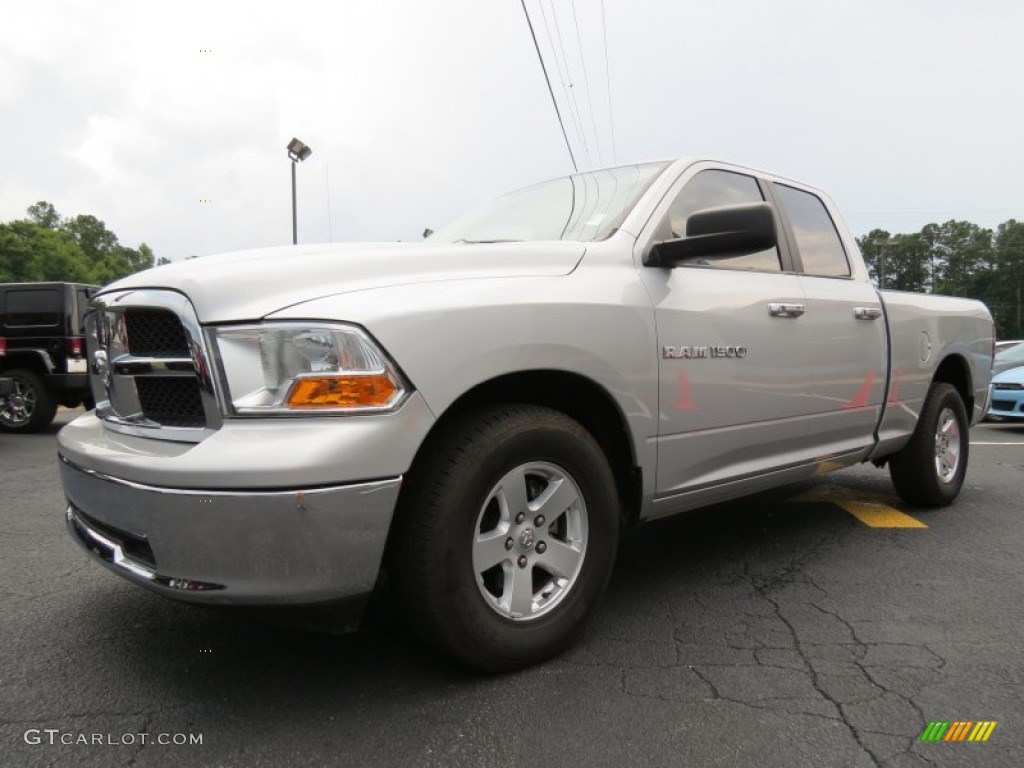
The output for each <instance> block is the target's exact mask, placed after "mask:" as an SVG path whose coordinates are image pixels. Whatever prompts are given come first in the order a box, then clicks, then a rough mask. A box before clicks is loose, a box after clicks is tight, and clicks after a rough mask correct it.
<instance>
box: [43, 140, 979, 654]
mask: <svg viewBox="0 0 1024 768" xmlns="http://www.w3.org/2000/svg"><path fill="white" fill-rule="evenodd" d="M94 307H95V309H94V311H93V312H92V314H91V315H90V316H89V318H88V321H87V334H88V335H87V348H88V359H89V364H90V369H91V380H92V386H93V392H94V395H95V400H96V409H95V411H94V412H90V413H87V414H85V415H83V416H80V417H79V418H77V419H75V420H74V421H73V422H71V423H70V424H68V425H67V426H66V427H65V428H64V429H63V430H62V431H61V433H60V436H59V451H60V469H61V474H62V480H63V484H64V489H65V492H66V496H67V500H68V505H67V509H66V516H67V522H68V526H69V530H70V532H71V535H72V536H73V537H74V538H75V539H76V540H77V541H78V542H80V543H81V544H82V546H83V547H84V548H85V549H86V550H88V551H89V552H91V553H92V554H93V555H94V556H95V557H96V558H97V559H98V560H99V561H100V562H102V563H103V564H104V565H106V566H107V567H108V568H110V569H111V570H112V571H114V572H115V573H117V574H119V575H121V576H123V577H125V578H127V579H129V580H130V581H132V582H135V583H136V584H139V585H142V586H145V587H148V588H149V589H151V590H154V591H156V592H159V593H161V594H163V595H166V596H168V597H172V598H176V599H179V600H186V601H192V602H196V603H207V604H233V605H262V606H273V605H276V606H309V607H312V606H321V607H322V606H335V607H336V610H338V611H346V610H348V611H350V612H352V615H356V616H357V615H358V612H359V610H360V609H361V606H362V604H363V603H364V602H365V600H366V598H367V597H368V596H369V595H370V593H371V592H372V591H373V589H374V587H375V585H376V584H377V582H378V579H379V576H380V574H381V572H382V569H383V570H385V572H386V573H387V575H388V581H389V583H390V584H391V585H392V589H393V592H394V594H395V596H396V599H397V600H398V601H399V604H400V605H401V606H402V610H403V611H404V613H405V614H406V615H407V617H408V619H409V621H410V624H411V625H412V627H414V628H415V629H416V630H417V631H418V632H419V633H420V634H421V635H422V636H423V637H424V638H426V639H427V640H428V641H430V642H432V643H434V644H435V645H436V646H438V647H439V648H441V649H442V650H444V651H445V652H447V653H448V654H450V655H452V656H454V657H455V658H456V659H459V660H461V661H462V662H465V663H467V664H469V665H472V666H476V667H478V668H481V669H488V670H501V669H512V668H515V667H520V666H523V665H526V664H530V663H533V662H536V661H538V660H541V659H543V658H546V657H548V656H551V655H552V654H555V653H557V652H558V651H560V650H561V649H563V648H564V647H566V646H567V645H568V644H569V643H570V642H571V641H572V640H573V639H574V638H575V637H576V636H577V635H578V634H579V633H580V632H581V631H582V629H583V627H584V626H585V624H586V622H587V620H588V619H589V618H590V617H591V616H592V615H593V614H594V611H595V608H596V606H597V604H598V602H599V599H600V597H601V594H602V592H603V591H604V589H605V586H606V584H607V582H608V579H609V576H610V574H611V572H612V567H613V564H614V561H615V555H616V548H617V544H618V541H619V536H620V533H621V532H622V530H623V529H624V528H625V527H627V526H631V525H635V524H637V523H640V522H643V521H648V520H652V519H655V518H659V517H664V516H666V515H672V514H676V513H679V512H685V511H687V510H690V509H694V508H696V507H701V506H706V505H708V504H711V503H714V502H719V501H723V500H726V499H731V498H733V497H737V496H741V495H744V494H749V493H752V492H755V491H760V490H763V489H766V488H770V487H773V486H778V485H781V484H785V483H791V482H793V481H797V480H801V479H804V478H808V477H811V476H814V475H820V474H822V473H825V472H830V471H832V470H836V469H840V468H842V467H846V466H849V465H852V464H857V463H861V462H874V463H875V464H877V465H879V466H881V465H883V464H886V463H887V464H888V465H889V469H890V473H891V476H892V480H893V483H894V485H895V487H896V490H897V491H898V492H899V494H900V495H901V496H902V497H903V498H904V499H905V500H906V501H907V502H909V503H910V504H912V505H919V506H941V505H945V504H949V503H950V502H952V501H953V499H954V498H955V497H956V496H957V494H958V492H959V491H960V488H961V486H962V484H963V481H964V474H965V472H966V470H967V458H968V436H969V428H970V425H971V424H973V423H974V422H976V421H978V420H980V419H981V417H982V416H983V414H984V413H985V410H986V393H987V391H988V384H989V376H990V370H991V365H992V352H993V345H994V338H993V336H994V333H993V327H992V319H991V317H990V316H989V313H988V311H987V310H986V309H985V307H984V306H983V305H981V304H979V303H978V302H975V301H968V300H964V299H953V298H944V297H938V296H920V295H913V294H905V293H895V292H888V291H882V292H879V291H877V290H876V289H875V288H874V287H873V286H872V284H871V283H870V281H869V279H868V274H867V272H866V270H865V266H864V263H863V261H862V260H861V256H860V253H859V251H858V249H857V244H856V242H855V241H854V238H853V237H852V236H851V235H850V233H849V232H848V231H847V230H846V228H845V226H844V225H843V223H842V221H841V219H840V217H839V214H838V212H837V211H836V209H835V206H834V205H833V203H832V202H831V201H830V200H829V198H828V197H827V196H826V195H824V194H823V193H821V192H820V191H818V190H815V189H813V188H811V187H808V186H806V185H803V184H799V183H796V182H792V181H789V180H786V179H782V178H778V177H775V176H772V175H770V174H766V173H762V172H759V171H754V170H750V169H747V168H741V167H737V166H734V165H728V164H724V163H719V162H712V161H706V160H692V159H690V160H678V161H674V162H658V163H648V164H642V165H631V166H624V167H619V168H611V169H608V170H601V171H594V172H592V173H582V174H578V175H575V176H570V177H568V178H562V179H557V180H554V181H549V182H546V183H543V184H538V185H536V186H533V187H529V188H527V189H523V190H520V191H518V192H514V193H512V194H510V195H507V196H505V197H502V198H500V199H498V200H496V201H494V202H493V203H491V204H489V205H487V206H485V207H484V208H483V209H482V210H480V211H478V212H476V213H475V214H472V215H470V216H468V217H466V218H463V219H461V220H459V221H457V222H455V223H454V224H452V225H450V226H448V227H446V228H444V229H441V230H439V231H438V232H436V233H434V234H432V235H431V236H430V237H429V238H428V239H427V240H425V241H424V242H422V243H389V244H363V245H317V246H302V247H288V248H273V249H267V250H259V251H251V252H241V253H230V254H225V255H221V256H215V257H207V258H202V259H198V260H193V261H186V262H182V263H177V264H173V265H169V266H165V267H159V268H157V269H153V270H150V271H147V272H143V273H140V274H137V275H133V276H131V277H129V278H126V279H124V280H121V281H119V282H117V283H115V284H113V285H110V286H108V287H106V288H105V289H103V290H102V292H101V293H100V294H99V295H98V296H97V297H96V299H95V301H94ZM346 615H348V614H346Z"/></svg>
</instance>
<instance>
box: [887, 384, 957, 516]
mask: <svg viewBox="0 0 1024 768" xmlns="http://www.w3.org/2000/svg"><path fill="white" fill-rule="evenodd" d="M969 430H970V422H969V421H968V419H967V409H966V408H965V407H964V402H963V400H962V399H961V398H960V393H959V392H957V390H956V388H955V387H953V386H952V385H951V384H946V383H944V382H937V383H935V384H932V386H931V389H929V390H928V395H927V397H926V398H925V401H924V407H923V408H922V409H921V415H920V417H919V418H918V421H917V427H916V428H915V429H914V434H913V436H912V437H911V438H910V442H909V443H907V444H906V445H905V446H904V447H903V449H902V450H901V451H900V452H899V453H897V454H895V455H894V456H893V457H892V459H890V461H889V475H890V476H891V477H892V482H893V485H894V486H896V492H897V493H899V495H900V496H901V497H902V498H903V500H904V501H907V502H909V503H910V504H915V505H917V506H920V507H944V506H946V505H948V504H951V503H952V502H953V499H955V498H956V497H957V494H959V493H960V488H961V487H962V486H963V484H964V476H965V475H966V474H967V457H968V453H969V448H970V431H969Z"/></svg>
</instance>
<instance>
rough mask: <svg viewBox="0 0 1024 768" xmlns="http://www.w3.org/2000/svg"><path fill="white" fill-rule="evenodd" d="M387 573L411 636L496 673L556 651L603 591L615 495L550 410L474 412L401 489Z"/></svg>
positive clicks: (572, 431) (570, 429)
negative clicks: (392, 578) (408, 621)
mask: <svg viewBox="0 0 1024 768" xmlns="http://www.w3.org/2000/svg"><path fill="white" fill-rule="evenodd" d="M395 525H396V528H395V531H394V533H393V541H394V545H393V547H392V552H391V558H390V567H389V570H390V572H391V574H392V575H393V577H394V581H395V585H396V589H397V593H398V596H399V598H400V599H401V600H402V602H403V604H404V608H405V612H406V614H407V616H408V617H409V619H410V621H411V622H412V625H413V628H414V629H416V630H417V631H418V632H419V633H420V634H421V635H423V636H424V637H425V639H427V640H428V641H429V642H431V643H432V644H434V645H435V646H438V647H439V648H441V649H442V650H443V651H445V652H446V653H448V654H449V655H450V656H452V657H454V658H455V659H457V660H458V661H461V662H462V663H465V664H468V665H469V666H472V667H476V668H478V669H482V670H487V671H504V670H510V669H516V668H519V667H523V666H527V665H529V664H533V663H536V662H538V661H541V660H543V659H545V658H548V657H550V656H553V655H555V654H557V653H558V652H560V651H561V650H563V649H564V648H565V647H567V646H568V645H569V644H570V643H571V642H572V641H573V640H574V639H575V638H576V637H577V636H578V635H579V633H580V632H581V631H582V630H583V629H584V627H585V626H586V623H587V621H588V620H589V619H590V618H591V617H592V615H593V613H594V610H595V608H596V606H597V604H598V601H599V600H600V598H601V595H602V593H603V592H604V589H605V586H606V585H607V583H608V579H609V576H610V574H611V570H612V565H613V563H614V559H615V552H616V548H617V545H618V527H619V514H618V496H617V492H616V486H615V482H614V480H613V477H612V472H611V469H610V468H609V466H608V461H607V459H606V457H605V455H604V453H603V451H602V450H601V448H600V446H599V445H598V444H597V442H596V441H595V440H594V438H593V436H592V435H591V434H590V433H589V432H588V431H587V430H586V429H584V428H583V427H582V426H581V425H580V424H578V423H577V422H575V421H574V420H572V419H570V418H569V417H568V416H566V415H564V414H562V413H560V412H558V411H554V410H551V409H548V408H541V407H536V406H527V405H510V406H505V407H500V408H493V409H488V410H484V411H478V412H476V413H474V414H470V415H468V416H467V417H465V418H463V419H461V420H460V422H459V423H458V424H456V425H454V426H453V427H452V428H451V429H450V430H448V431H447V433H446V435H445V436H444V437H443V438H442V439H441V443H440V445H439V447H438V449H437V450H435V451H433V452H432V453H431V455H430V456H429V457H428V458H427V460H426V461H425V462H424V463H423V464H422V465H419V466H417V467H416V469H415V471H414V472H413V474H412V475H411V476H410V478H409V482H408V485H407V487H406V488H405V489H404V490H403V496H402V503H401V505H400V508H399V511H398V518H397V520H396V524H395Z"/></svg>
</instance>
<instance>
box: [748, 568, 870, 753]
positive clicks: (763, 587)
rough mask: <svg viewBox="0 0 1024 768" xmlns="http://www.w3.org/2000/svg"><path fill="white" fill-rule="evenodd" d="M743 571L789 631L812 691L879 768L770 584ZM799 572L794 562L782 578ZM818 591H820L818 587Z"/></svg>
mask: <svg viewBox="0 0 1024 768" xmlns="http://www.w3.org/2000/svg"><path fill="white" fill-rule="evenodd" d="M743 569H744V573H746V574H747V576H748V578H749V579H750V586H751V587H752V588H753V590H754V592H755V593H757V595H758V596H759V597H760V598H761V599H762V600H764V601H765V602H767V603H768V604H769V605H771V606H772V609H773V610H774V612H775V616H776V617H777V618H778V619H779V621H781V622H782V623H783V624H784V625H785V626H786V628H787V629H788V630H789V633H790V635H791V636H792V638H793V648H794V649H795V650H796V652H797V655H799V657H800V658H801V660H802V661H803V663H804V666H805V667H806V668H807V672H808V677H809V678H810V682H811V686H812V687H813V688H814V690H816V691H817V692H818V694H819V695H820V696H821V697H822V698H823V699H825V700H826V701H827V702H829V703H830V704H831V705H832V706H833V707H834V708H835V710H836V712H837V713H838V717H837V718H836V719H838V720H839V721H840V722H842V723H843V725H845V726H846V728H847V729H848V730H849V732H850V735H851V736H852V737H853V738H854V740H855V741H856V742H857V745H858V746H859V747H860V748H861V750H863V752H864V754H865V755H867V756H868V758H870V760H871V762H872V763H873V764H874V765H876V766H880V765H881V762H880V761H879V759H878V756H877V755H876V754H875V753H874V752H873V751H872V750H871V748H870V747H868V745H867V744H865V743H864V739H863V738H862V735H861V733H860V732H859V731H858V729H857V728H856V727H854V725H853V724H852V723H851V722H850V720H849V715H848V713H847V712H846V711H845V709H844V707H843V705H842V704H841V703H840V702H839V701H838V700H836V699H835V698H834V697H833V696H831V695H830V694H829V693H828V691H826V690H825V688H824V686H823V685H822V684H821V680H820V678H819V677H818V673H817V671H815V669H814V665H813V664H812V663H811V660H810V659H809V658H808V656H807V653H806V651H805V650H804V647H803V643H802V641H801V640H800V633H799V632H797V630H796V627H795V626H793V623H792V622H791V621H790V620H789V619H788V618H787V617H786V616H785V614H784V613H783V612H782V607H781V606H780V605H779V601H778V600H776V599H775V598H774V597H772V596H771V595H770V594H769V589H770V588H771V586H772V583H771V582H766V581H762V582H761V583H759V581H758V578H757V576H755V575H754V574H751V573H750V572H749V568H748V566H747V564H746V563H744V565H743ZM801 570H802V565H801V564H798V563H797V562H796V561H795V560H794V561H792V562H791V563H790V566H789V567H788V568H787V569H786V570H785V571H784V576H785V577H791V576H792V574H795V573H797V572H799V571H801ZM794 580H795V579H794V578H788V580H787V581H783V582H781V583H792V581H794ZM775 583H776V584H777V583H780V582H778V581H776V582H775ZM814 586H816V585H814ZM818 589H819V590H820V587H819V588H818ZM844 623H846V622H844ZM847 626H849V625H847ZM853 637H854V640H855V641H856V635H855V634H854V635H853ZM872 682H873V681H872Z"/></svg>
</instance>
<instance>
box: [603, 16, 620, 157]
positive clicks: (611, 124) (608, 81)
mask: <svg viewBox="0 0 1024 768" xmlns="http://www.w3.org/2000/svg"><path fill="white" fill-rule="evenodd" d="M601 29H602V30H603V32H604V82H605V85H607V86H608V125H609V127H610V128H611V131H612V162H613V163H617V162H619V161H618V158H617V157H616V154H615V120H614V118H613V114H614V112H613V110H612V77H611V74H610V73H609V66H608V25H607V24H606V23H605V18H604V0H601Z"/></svg>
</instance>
